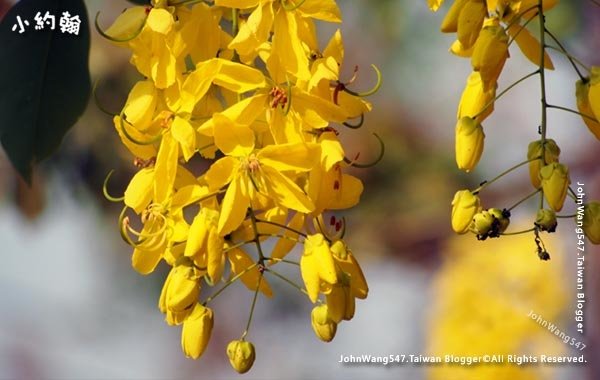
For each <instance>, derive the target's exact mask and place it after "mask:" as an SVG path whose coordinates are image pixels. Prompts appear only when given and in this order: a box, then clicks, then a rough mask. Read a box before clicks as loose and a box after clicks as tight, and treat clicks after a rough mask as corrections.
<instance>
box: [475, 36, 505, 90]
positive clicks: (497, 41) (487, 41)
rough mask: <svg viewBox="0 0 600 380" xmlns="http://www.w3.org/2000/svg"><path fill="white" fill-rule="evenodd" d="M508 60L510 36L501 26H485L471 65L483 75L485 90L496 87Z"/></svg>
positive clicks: (476, 44) (476, 45)
mask: <svg viewBox="0 0 600 380" xmlns="http://www.w3.org/2000/svg"><path fill="white" fill-rule="evenodd" d="M507 58H508V35H507V34H506V31H505V30H504V28H503V27H502V26H500V25H489V26H485V27H484V28H483V29H482V30H481V32H480V33H479V38H478V39H477V42H476V43H475V48H474V49H473V55H472V56H471V65H472V66H473V71H479V72H480V73H481V80H482V81H483V90H484V91H487V90H489V89H491V88H493V87H494V86H496V81H497V80H498V77H499V76H500V73H501V72H502V68H504V64H505V63H506V59H507Z"/></svg>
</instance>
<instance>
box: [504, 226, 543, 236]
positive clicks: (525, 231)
mask: <svg viewBox="0 0 600 380" xmlns="http://www.w3.org/2000/svg"><path fill="white" fill-rule="evenodd" d="M533 231H535V227H533V228H530V229H528V230H523V231H517V232H503V233H501V234H500V235H522V234H526V233H528V232H533Z"/></svg>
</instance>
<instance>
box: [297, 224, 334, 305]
mask: <svg viewBox="0 0 600 380" xmlns="http://www.w3.org/2000/svg"><path fill="white" fill-rule="evenodd" d="M300 272H301V274H302V280H303V281H304V285H305V286H306V290H307V292H308V297H309V298H310V300H311V301H312V302H313V303H314V302H316V301H317V297H318V296H319V292H320V291H321V283H322V282H324V283H328V284H330V285H333V284H336V283H337V282H338V277H337V274H336V270H335V263H334V261H333V256H332V254H331V250H330V249H329V244H328V243H327V241H325V238H324V237H323V235H322V234H315V235H309V236H308V237H307V238H306V239H305V241H304V252H303V254H302V258H301V259H300Z"/></svg>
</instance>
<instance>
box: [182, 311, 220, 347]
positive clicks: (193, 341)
mask: <svg viewBox="0 0 600 380" xmlns="http://www.w3.org/2000/svg"><path fill="white" fill-rule="evenodd" d="M213 325H214V316H213V311H212V310H211V309H209V308H207V307H205V306H202V305H201V304H199V303H197V304H196V306H194V309H193V310H192V312H191V314H190V315H189V316H188V317H187V318H186V319H185V321H184V322H183V328H182V329H181V348H182V349H183V353H184V354H185V356H187V357H190V358H192V359H198V358H199V357H200V356H202V354H203V353H204V350H206V346H207V345H208V341H209V340H210V335H211V334H212V329H213Z"/></svg>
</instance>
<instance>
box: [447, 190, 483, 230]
mask: <svg viewBox="0 0 600 380" xmlns="http://www.w3.org/2000/svg"><path fill="white" fill-rule="evenodd" d="M479 208H480V202H479V197H478V196H477V195H474V194H473V193H472V192H471V191H470V190H459V191H457V192H456V194H454V199H453V200H452V229H453V230H454V232H456V233H458V234H465V233H467V231H469V226H470V225H471V222H472V221H473V216H475V214H476V213H477V211H479Z"/></svg>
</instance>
